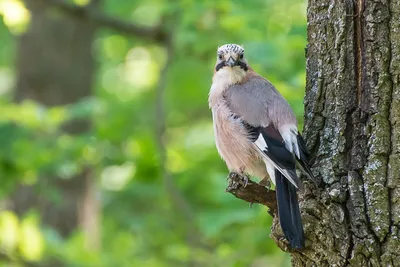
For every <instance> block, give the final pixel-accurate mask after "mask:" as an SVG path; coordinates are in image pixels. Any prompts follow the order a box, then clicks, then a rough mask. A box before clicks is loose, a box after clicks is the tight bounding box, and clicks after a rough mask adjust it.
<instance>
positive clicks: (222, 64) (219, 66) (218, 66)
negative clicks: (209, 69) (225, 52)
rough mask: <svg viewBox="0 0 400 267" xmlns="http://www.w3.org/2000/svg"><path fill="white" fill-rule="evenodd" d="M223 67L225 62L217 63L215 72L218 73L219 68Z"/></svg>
mask: <svg viewBox="0 0 400 267" xmlns="http://www.w3.org/2000/svg"><path fill="white" fill-rule="evenodd" d="M223 67H225V62H224V61H222V62H221V63H219V64H218V65H217V66H216V67H215V70H216V71H219V70H220V69H221V68H223Z"/></svg>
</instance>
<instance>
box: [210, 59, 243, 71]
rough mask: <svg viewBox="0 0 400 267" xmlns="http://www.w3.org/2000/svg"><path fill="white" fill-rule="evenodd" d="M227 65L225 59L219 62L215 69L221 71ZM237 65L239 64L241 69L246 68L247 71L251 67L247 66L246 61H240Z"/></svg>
mask: <svg viewBox="0 0 400 267" xmlns="http://www.w3.org/2000/svg"><path fill="white" fill-rule="evenodd" d="M225 66H226V64H225V62H224V61H223V62H221V63H219V64H218V65H217V66H216V67H215V70H216V71H219V70H220V69H222V68H223V67H225ZM237 66H239V67H240V68H241V69H244V70H245V71H247V70H248V69H249V68H248V67H247V64H246V63H244V62H242V61H239V62H238V63H237Z"/></svg>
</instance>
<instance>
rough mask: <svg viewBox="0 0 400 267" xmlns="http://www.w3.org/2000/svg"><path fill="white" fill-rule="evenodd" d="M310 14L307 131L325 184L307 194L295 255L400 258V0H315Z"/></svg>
mask: <svg viewBox="0 0 400 267" xmlns="http://www.w3.org/2000/svg"><path fill="white" fill-rule="evenodd" d="M307 17H308V48H307V52H306V56H307V88H306V98H305V109H306V110H305V126H304V137H305V139H306V140H307V144H308V147H309V149H310V151H311V152H312V155H313V158H314V160H313V171H314V173H315V175H316V176H317V177H319V178H320V179H321V186H320V187H319V188H316V187H315V186H314V185H311V184H309V185H308V186H307V189H308V192H307V193H306V194H304V195H302V196H301V199H302V201H301V210H302V217H303V223H304V227H305V233H306V236H307V242H306V247H307V248H306V249H305V250H304V251H301V252H293V253H292V256H293V257H292V264H293V266H400V250H399V248H400V239H399V238H400V234H399V230H400V124H399V123H400V121H399V120H400V26H399V25H400V1H399V0H391V1H368V0H355V1H352V0H346V1H336V0H331V1H319V0H309V3H308V10H307ZM275 221H276V220H275ZM279 231H280V230H279V226H278V224H277V223H276V222H275V223H274V226H273V233H272V236H273V238H274V239H275V240H276V241H277V244H278V245H279V246H280V247H281V248H283V249H285V248H286V246H285V243H284V241H281V239H280V236H281V235H280V233H279Z"/></svg>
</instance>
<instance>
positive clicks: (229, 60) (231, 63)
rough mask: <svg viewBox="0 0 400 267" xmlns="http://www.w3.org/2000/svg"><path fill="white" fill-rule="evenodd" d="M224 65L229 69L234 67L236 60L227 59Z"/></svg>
mask: <svg viewBox="0 0 400 267" xmlns="http://www.w3.org/2000/svg"><path fill="white" fill-rule="evenodd" d="M226 65H227V66H229V67H233V66H236V60H234V59H233V57H229V58H228V60H227V61H226Z"/></svg>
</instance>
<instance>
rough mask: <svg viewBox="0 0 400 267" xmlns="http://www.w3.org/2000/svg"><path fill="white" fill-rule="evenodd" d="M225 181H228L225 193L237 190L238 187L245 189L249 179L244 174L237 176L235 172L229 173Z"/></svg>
mask: <svg viewBox="0 0 400 267" xmlns="http://www.w3.org/2000/svg"><path fill="white" fill-rule="evenodd" d="M227 180H228V181H229V183H228V187H227V191H231V190H234V189H238V188H239V186H243V187H246V186H247V185H248V184H249V177H248V176H247V175H246V174H242V175H241V174H239V173H237V172H231V173H229V175H228V177H227Z"/></svg>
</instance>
